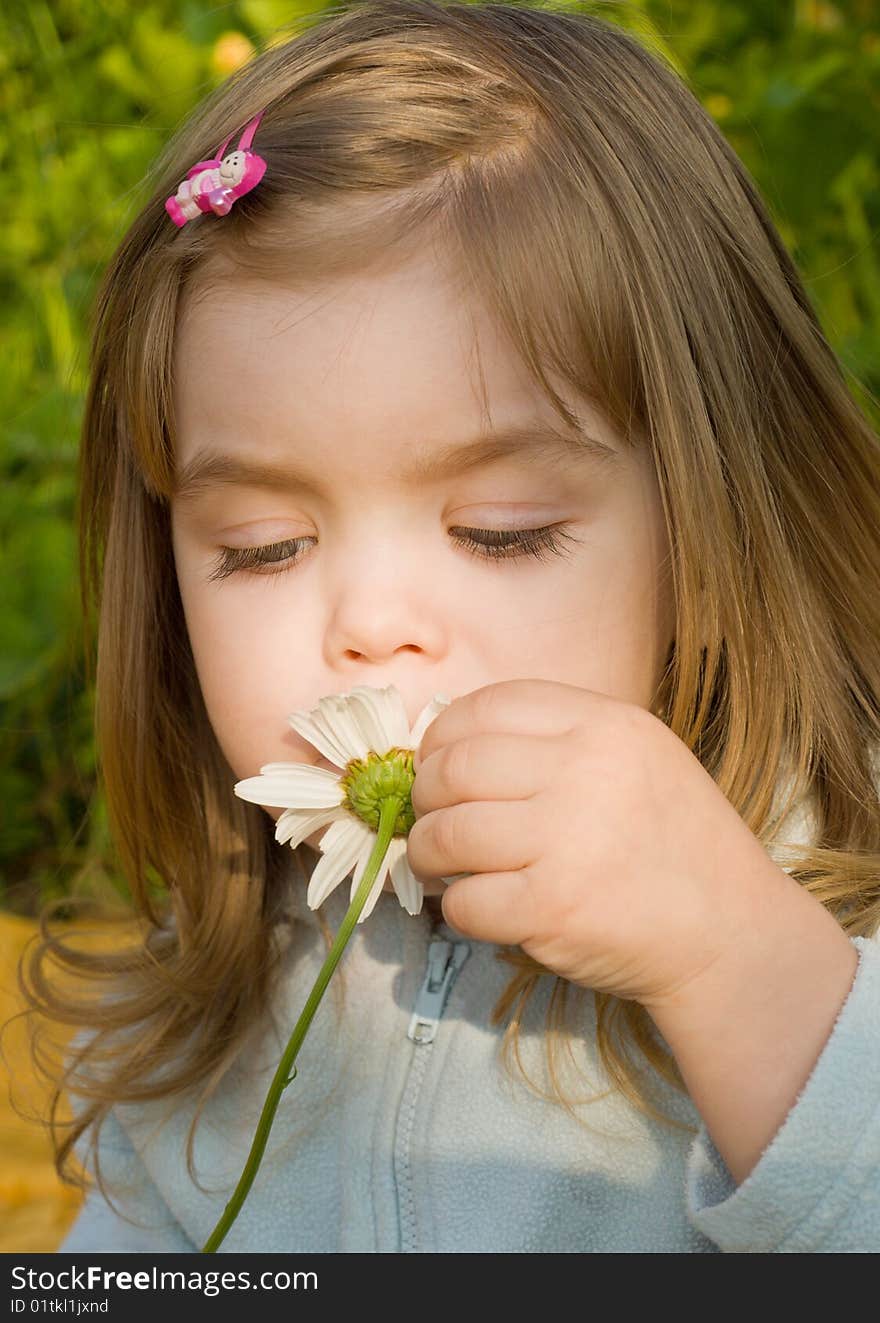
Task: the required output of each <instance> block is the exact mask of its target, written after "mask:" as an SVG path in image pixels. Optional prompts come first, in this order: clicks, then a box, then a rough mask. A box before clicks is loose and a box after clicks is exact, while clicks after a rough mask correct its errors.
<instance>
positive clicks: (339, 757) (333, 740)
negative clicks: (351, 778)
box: [287, 712, 355, 767]
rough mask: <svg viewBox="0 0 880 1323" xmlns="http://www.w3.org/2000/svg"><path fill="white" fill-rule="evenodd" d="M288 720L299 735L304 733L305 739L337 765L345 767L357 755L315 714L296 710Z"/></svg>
mask: <svg viewBox="0 0 880 1323" xmlns="http://www.w3.org/2000/svg"><path fill="white" fill-rule="evenodd" d="M287 722H288V725H290V726H292V727H293V729H294V730H295V731H296V733H297V735H302V737H303V739H304V740H308V742H309V744H313V745H314V746H315V748H316V749H317V750H318V752H319V753H322V754H323V755H324V757H325V758H326V759H327V760H328V761H329V762H331V763H335V764H336V766H337V767H344V766H345V764H346V763H347V762H348V761H349V760H350V759H351V758H352V757H354V756H355V755H354V754H350V753H348V752H347V751H346V750H345V749H344V748H343V746H342V744H341V743H340V741H339V738H338V736H337V735H336V733H335V731H334V730H333V727H332V726H328V725H327V723H326V722H323V721H322V722H318V721H317V720H316V719H315V716H314V714H310V713H306V712H294V713H292V714H291V715H290V716H289V717H288V718H287Z"/></svg>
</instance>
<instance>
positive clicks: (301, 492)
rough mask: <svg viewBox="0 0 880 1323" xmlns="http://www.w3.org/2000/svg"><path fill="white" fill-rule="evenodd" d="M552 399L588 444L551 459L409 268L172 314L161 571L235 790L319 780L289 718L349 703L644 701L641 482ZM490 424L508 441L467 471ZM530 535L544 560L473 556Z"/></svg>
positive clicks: (646, 601) (645, 529) (503, 367)
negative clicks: (571, 696)
mask: <svg viewBox="0 0 880 1323" xmlns="http://www.w3.org/2000/svg"><path fill="white" fill-rule="evenodd" d="M477 354H479V358H477ZM480 368H482V372H483V374H484V382H485V390H486V398H487V401H488V407H489V411H490V417H489V419H485V418H484V416H483V414H482V407H481V395H480V391H479V371H480ZM554 385H555V386H556V387H557V388H559V389H560V394H561V395H562V397H563V398H564V399H565V400H566V403H567V404H569V405H570V406H571V407H573V408H574V410H575V412H576V414H577V415H578V417H579V418H580V420H581V424H582V427H583V430H584V431H585V432H587V433H589V434H590V436H591V437H592V438H594V440H595V442H596V445H595V447H594V448H593V449H591V450H589V451H583V452H581V453H579V452H577V451H575V450H574V449H573V448H566V447H565V446H564V445H562V444H561V443H559V442H557V443H556V447H555V449H552V450H551V449H550V448H549V442H548V432H549V429H555V430H557V431H560V432H562V433H563V434H564V433H565V430H566V429H564V426H563V424H562V422H561V420H560V419H559V417H558V415H557V414H556V413H555V411H554V410H553V409H552V406H551V405H550V404H549V402H548V401H547V400H546V399H545V398H544V397H543V396H542V395H541V394H540V393H539V392H538V391H537V390H536V388H535V386H534V384H533V383H532V382H531V380H530V379H529V378H528V376H527V374H526V370H525V368H524V366H523V365H522V364H521V362H520V361H519V360H518V358H517V356H516V354H515V352H514V350H513V347H512V345H511V344H510V343H509V342H508V341H507V340H506V338H505V337H504V336H503V335H502V333H501V332H500V330H499V329H498V327H497V326H496V325H495V324H494V323H493V321H492V318H491V316H490V315H489V312H488V311H487V310H486V309H485V308H484V307H483V306H482V305H481V304H479V303H478V302H477V301H476V300H474V299H472V298H467V297H465V296H464V295H463V294H462V293H461V292H459V291H458V290H456V289H455V287H454V285H453V282H452V281H451V279H449V278H448V277H446V276H445V275H444V271H443V270H441V269H440V267H439V266H438V265H437V264H435V263H434V262H432V260H431V258H430V257H419V258H417V259H416V260H414V261H410V262H408V263H407V264H405V265H402V266H399V267H398V268H397V269H396V270H395V271H394V272H391V273H389V272H386V273H384V274H381V275H379V274H371V275H363V276H359V277H357V278H353V279H351V280H346V281H337V282H335V283H334V284H332V285H320V286H318V285H315V286H314V287H309V288H305V287H299V288H297V290H296V292H293V291H291V290H289V289H284V288H280V287H276V286H269V285H266V284H262V283H256V282H254V283H249V284H244V283H238V284H226V285H223V286H216V287H213V288H211V289H210V290H209V291H208V292H207V293H206V294H200V295H199V297H197V298H195V299H192V300H190V301H188V302H187V303H186V305H185V308H184V312H183V315H182V319H181V323H180V327H179V333H178V340H177V344H176V360H175V412H176V422H177V435H178V451H177V454H176V475H177V479H178V489H177V492H176V494H175V496H174V499H173V501H172V508H171V513H172V531H173V545H174V556H175V562H176V566H177V575H178V581H179V584H180V593H181V598H182V601H183V607H184V611H185V614H186V621H187V627H188V630H189V636H190V640H191V643H192V650H193V655H194V658H195V663H196V668H197V671H198V676H199V681H200V684H201V688H202V692H203V694H204V699H205V703H206V706H207V711H208V714H209V717H210V720H211V723H212V725H213V728H214V730H215V732H216V734H217V738H218V740H219V742H220V745H221V747H222V749H223V752H224V753H225V755H226V758H227V759H228V762H229V764H230V767H231V768H232V770H233V772H234V774H235V777H236V779H239V780H240V779H244V778H245V777H250V776H256V775H257V774H258V772H259V770H260V767H261V766H262V765H263V764H265V763H269V762H286V761H302V762H313V763H320V764H321V765H322V766H329V764H327V763H326V762H325V761H324V760H323V759H322V758H321V757H320V755H319V754H318V752H317V750H316V749H315V748H314V747H313V746H312V745H310V744H308V743H307V742H306V741H305V740H304V739H302V737H301V736H299V735H297V734H296V732H295V731H293V730H292V729H291V728H290V726H289V725H288V723H287V716H288V714H289V713H291V712H293V711H294V710H295V709H297V708H310V707H312V706H314V704H316V703H317V701H318V700H319V699H320V698H321V697H323V696H324V695H325V694H333V693H344V692H346V691H348V690H349V689H351V688H352V687H353V686H354V685H358V684H366V685H372V686H375V687H378V688H381V687H382V686H384V685H387V684H393V685H395V686H396V687H397V688H398V689H399V690H400V692H401V694H402V695H403V698H404V702H405V705H406V709H407V712H408V715H409V718H410V721H411V722H412V721H414V720H415V718H416V716H417V715H418V713H419V711H420V710H421V708H422V707H423V706H424V705H425V704H426V703H427V702H428V701H429V700H430V699H431V698H432V697H433V695H434V694H437V693H441V694H444V695H446V697H448V698H450V699H452V698H455V697H457V696H459V695H462V694H465V693H468V692H469V691H471V690H473V689H478V688H480V687H482V686H483V685H487V684H492V683H495V682H498V681H501V680H508V679H517V678H538V679H546V680H555V681H560V682H562V683H565V684H573V685H579V686H581V687H583V688H586V689H593V690H597V691H599V692H602V693H606V694H609V695H611V696H613V697H616V698H620V699H623V700H625V701H628V702H631V703H636V704H639V705H640V706H642V707H648V706H649V705H650V703H651V701H652V698H653V694H654V689H655V687H656V685H657V683H658V681H659V678H660V675H661V673H662V668H663V663H664V661H665V658H666V654H667V651H668V648H669V645H670V643H671V641H672V638H673V633H674V616H673V605H672V601H671V597H670V593H669V589H668V584H667V579H666V575H665V573H664V570H665V564H664V562H665V561H666V557H667V555H668V545H667V540H666V530H665V524H664V520H663V515H662V509H661V504H660V494H659V490H658V487H657V482H656V477H655V473H654V467H653V463H652V461H651V458H650V454H649V452H648V451H647V450H645V449H643V448H634V449H632V450H629V449H627V448H626V447H625V446H624V445H623V444H622V441H621V438H620V436H619V435H617V434H616V433H615V432H614V431H613V430H612V429H611V428H610V427H609V426H608V424H607V423H606V422H605V421H604V419H603V418H602V417H600V416H599V414H598V413H597V411H596V410H595V408H592V407H590V405H589V404H588V403H587V402H586V400H584V399H581V398H579V397H578V398H574V397H572V395H571V394H570V393H569V392H567V391H565V390H563V389H562V388H561V385H560V383H559V382H558V381H556V380H555V379H554ZM484 424H485V425H484ZM511 429H516V430H517V434H518V436H519V438H520V443H519V444H518V445H516V446H514V445H513V444H512V439H511V438H508V442H507V443H506V444H505V441H504V437H503V436H501V437H500V439H499V440H498V444H497V446H496V448H495V450H494V451H493V452H492V455H491V456H490V454H489V452H488V449H486V451H485V452H484V453H483V454H482V457H481V454H480V452H478V451H477V450H476V449H475V448H474V449H473V450H471V447H474V446H475V442H476V438H477V437H478V436H481V435H484V434H485V433H487V432H492V433H497V434H504V433H508V432H509V431H510V430H511ZM538 443H540V448H539V444H538ZM441 461H442V462H441ZM466 461H467V462H466ZM196 473H198V474H200V476H199V478H198V481H195V474H196ZM188 479H193V480H192V481H188ZM551 525H552V526H555V527H554V528H553V535H555V536H556V537H557V538H558V554H554V553H553V552H552V551H550V550H546V549H545V550H544V551H543V552H542V554H541V556H540V557H539V556H536V555H533V554H527V551H526V552H525V553H524V551H523V549H522V548H517V547H516V546H515V545H513V546H511V547H510V549H509V550H507V551H506V552H503V555H502V556H501V557H496V558H492V559H488V558H486V557H485V555H484V554H481V552H482V551H483V549H484V547H485V544H486V543H490V544H491V543H494V544H498V543H499V542H511V541H512V540H513V538H512V534H514V533H515V531H516V530H521V531H524V530H534V529H544V528H547V527H548V526H551ZM468 530H471V531H470V532H468ZM473 530H494V533H490V534H488V535H487V533H486V532H485V531H477V532H474V531H473ZM560 534H567V535H568V536H567V537H564V536H560ZM544 536H546V535H543V534H538V535H535V534H533V536H532V539H531V543H527V546H528V545H533V544H534V543H535V541H536V539H540V538H541V537H544ZM469 537H470V538H474V539H475V541H476V543H477V544H478V545H471V543H470V542H469V541H468V538H469ZM273 544H284V545H273ZM479 544H482V546H481V545H479ZM224 548H229V549H231V550H230V551H229V552H225V551H224ZM261 548H262V549H264V550H259V549H261ZM492 549H493V548H492V547H491V546H490V550H492ZM502 550H503V548H502ZM518 551H519V552H520V554H517V552H518ZM258 558H259V559H261V560H265V562H266V563H265V564H260V563H258ZM266 812H267V813H269V815H270V817H272V818H273V819H274V820H276V821H277V819H278V817H279V816H280V814H281V812H282V810H281V809H277V808H267V809H266ZM324 830H326V829H325V828H322V829H321V830H319V831H317V832H315V833H314V834H313V835H312V836H310V837H308V838H307V844H308V845H310V846H312V847H313V849H314V848H317V843H318V841H319V840H320V838H321V836H322V835H323V832H324ZM388 885H389V886H390V883H389V884H388ZM425 889H426V891H427V892H429V893H430V892H436V893H440V892H442V891H443V889H444V888H443V884H442V883H441V882H439V881H436V882H429V883H428V884H427V885H426V888H425Z"/></svg>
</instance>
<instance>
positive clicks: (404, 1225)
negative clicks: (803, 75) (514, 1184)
mask: <svg viewBox="0 0 880 1323" xmlns="http://www.w3.org/2000/svg"><path fill="white" fill-rule="evenodd" d="M470 949H471V947H470V942H466V941H463V940H462V941H455V942H450V941H447V940H446V939H445V938H442V937H435V938H432V939H431V942H430V944H429V946H428V968H427V972H426V973H425V977H424V980H423V981H422V986H421V987H420V988H419V991H418V993H417V995H416V1000H415V1006H414V1008H413V1013H412V1016H411V1017H410V1022H409V1028H408V1030H407V1035H406V1036H407V1038H409V1039H411V1041H412V1042H413V1043H414V1044H415V1047H414V1049H413V1060H412V1064H411V1065H410V1070H409V1075H408V1077H407V1081H406V1087H405V1088H404V1092H403V1098H402V1100H401V1104H400V1112H399V1113H398V1120H397V1134H396V1136H395V1141H394V1171H395V1176H396V1181H397V1206H398V1210H399V1217H400V1248H401V1252H402V1253H404V1254H407V1253H409V1254H412V1253H417V1252H418V1250H419V1245H418V1226H417V1222H416V1215H415V1196H414V1193H413V1179H412V1160H411V1154H410V1145H411V1141H412V1132H413V1128H414V1125H415V1116H416V1107H417V1105H418V1099H419V1093H420V1092H421V1088H422V1082H423V1080H424V1078H425V1072H426V1070H427V1067H428V1060H429V1058H430V1055H431V1051H432V1050H433V1044H434V1038H435V1037H436V1034H437V1029H438V1027H439V1024H440V1019H441V1017H442V1015H443V1012H444V1010H445V1008H446V1002H447V999H448V997H449V993H450V990H451V988H452V985H453V983H454V982H455V980H456V978H457V977H458V973H459V970H460V969H461V967H462V965H463V964H464V962H465V961H466V960H467V958H468V956H469V954H470Z"/></svg>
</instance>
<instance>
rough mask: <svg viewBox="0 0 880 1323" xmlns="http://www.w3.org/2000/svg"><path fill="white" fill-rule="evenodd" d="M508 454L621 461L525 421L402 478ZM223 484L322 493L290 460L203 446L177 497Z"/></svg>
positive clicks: (571, 464)
mask: <svg viewBox="0 0 880 1323" xmlns="http://www.w3.org/2000/svg"><path fill="white" fill-rule="evenodd" d="M509 458H517V459H520V460H525V459H532V460H542V461H544V462H551V463H552V462H554V461H555V463H556V464H557V465H558V466H559V467H560V468H562V469H566V470H571V469H573V468H575V467H576V466H577V465H578V464H582V463H583V461H584V459H592V460H594V461H599V462H601V463H604V464H607V463H609V462H612V463H613V462H615V461H617V460H618V459H619V458H620V454H619V452H618V451H617V450H615V449H614V448H613V447H611V446H609V445H608V444H606V443H605V442H604V441H600V440H599V439H598V438H597V437H594V436H590V435H589V434H588V433H587V432H585V431H583V430H582V429H580V428H578V430H577V431H576V432H566V431H562V430H560V429H558V428H556V427H554V426H553V424H552V423H547V422H543V421H542V422H540V423H535V424H522V423H520V424H514V425H512V426H510V427H505V428H502V429H500V430H497V431H494V432H488V433H482V434H481V435H479V436H476V437H473V438H471V439H470V440H469V441H465V442H463V443H462V442H452V443H447V444H444V445H442V446H440V447H438V448H437V449H436V450H435V451H433V452H432V453H431V454H429V455H417V456H416V458H415V460H414V461H413V463H412V464H411V465H409V466H408V468H407V470H406V471H405V472H404V474H403V475H402V477H403V479H404V481H406V482H408V483H409V484H410V485H416V484H417V483H431V482H439V481H440V480H442V479H443V478H449V477H454V476H458V475H459V474H462V473H467V472H469V471H470V470H472V469H475V468H479V467H482V466H483V465H486V464H491V463H494V462H497V461H499V460H502V459H509ZM222 486H246V487H264V488H267V489H269V490H271V491H296V490H299V491H305V492H311V493H313V494H317V495H321V493H322V487H321V484H320V482H319V481H316V479H315V478H313V477H312V476H310V475H309V474H308V473H307V472H305V471H303V470H301V469H298V468H297V467H296V466H295V465H291V464H290V463H289V462H288V461H287V460H285V461H283V462H281V463H278V464H272V463H268V462H266V461H259V460H256V461H255V460H248V459H243V458H241V457H240V456H238V455H231V454H225V453H223V452H222V451H218V450H213V449H211V448H204V449H202V450H200V451H198V452H197V453H196V454H195V455H194V456H193V457H192V459H191V460H189V462H188V463H187V464H186V465H184V467H183V468H182V469H181V471H180V472H179V473H178V474H177V475H175V481H174V493H173V494H174V497H175V498H176V499H177V500H179V501H186V502H189V501H195V500H197V499H198V498H199V497H201V496H203V495H204V494H205V493H206V492H208V491H210V490H212V489H213V488H215V487H222Z"/></svg>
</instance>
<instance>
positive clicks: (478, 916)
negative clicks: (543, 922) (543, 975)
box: [443, 869, 536, 946]
mask: <svg viewBox="0 0 880 1323" xmlns="http://www.w3.org/2000/svg"><path fill="white" fill-rule="evenodd" d="M443 917H444V919H445V920H446V922H447V923H448V924H449V925H450V927H451V928H455V929H456V931H457V932H460V933H461V935H462V936H463V937H473V938H474V939H475V940H476V941H478V942H497V943H498V945H499V946H521V945H522V944H523V942H527V941H529V939H530V938H531V937H533V936H534V935H535V932H536V927H535V920H536V914H535V897H534V889H533V886H532V883H531V879H530V877H529V874H528V871H527V870H526V869H520V870H517V871H515V872H508V873H483V874H481V875H474V876H473V877H463V878H461V879H460V880H459V881H457V882H453V883H451V884H450V886H448V887H447V889H446V891H445V892H444V894H443Z"/></svg>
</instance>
